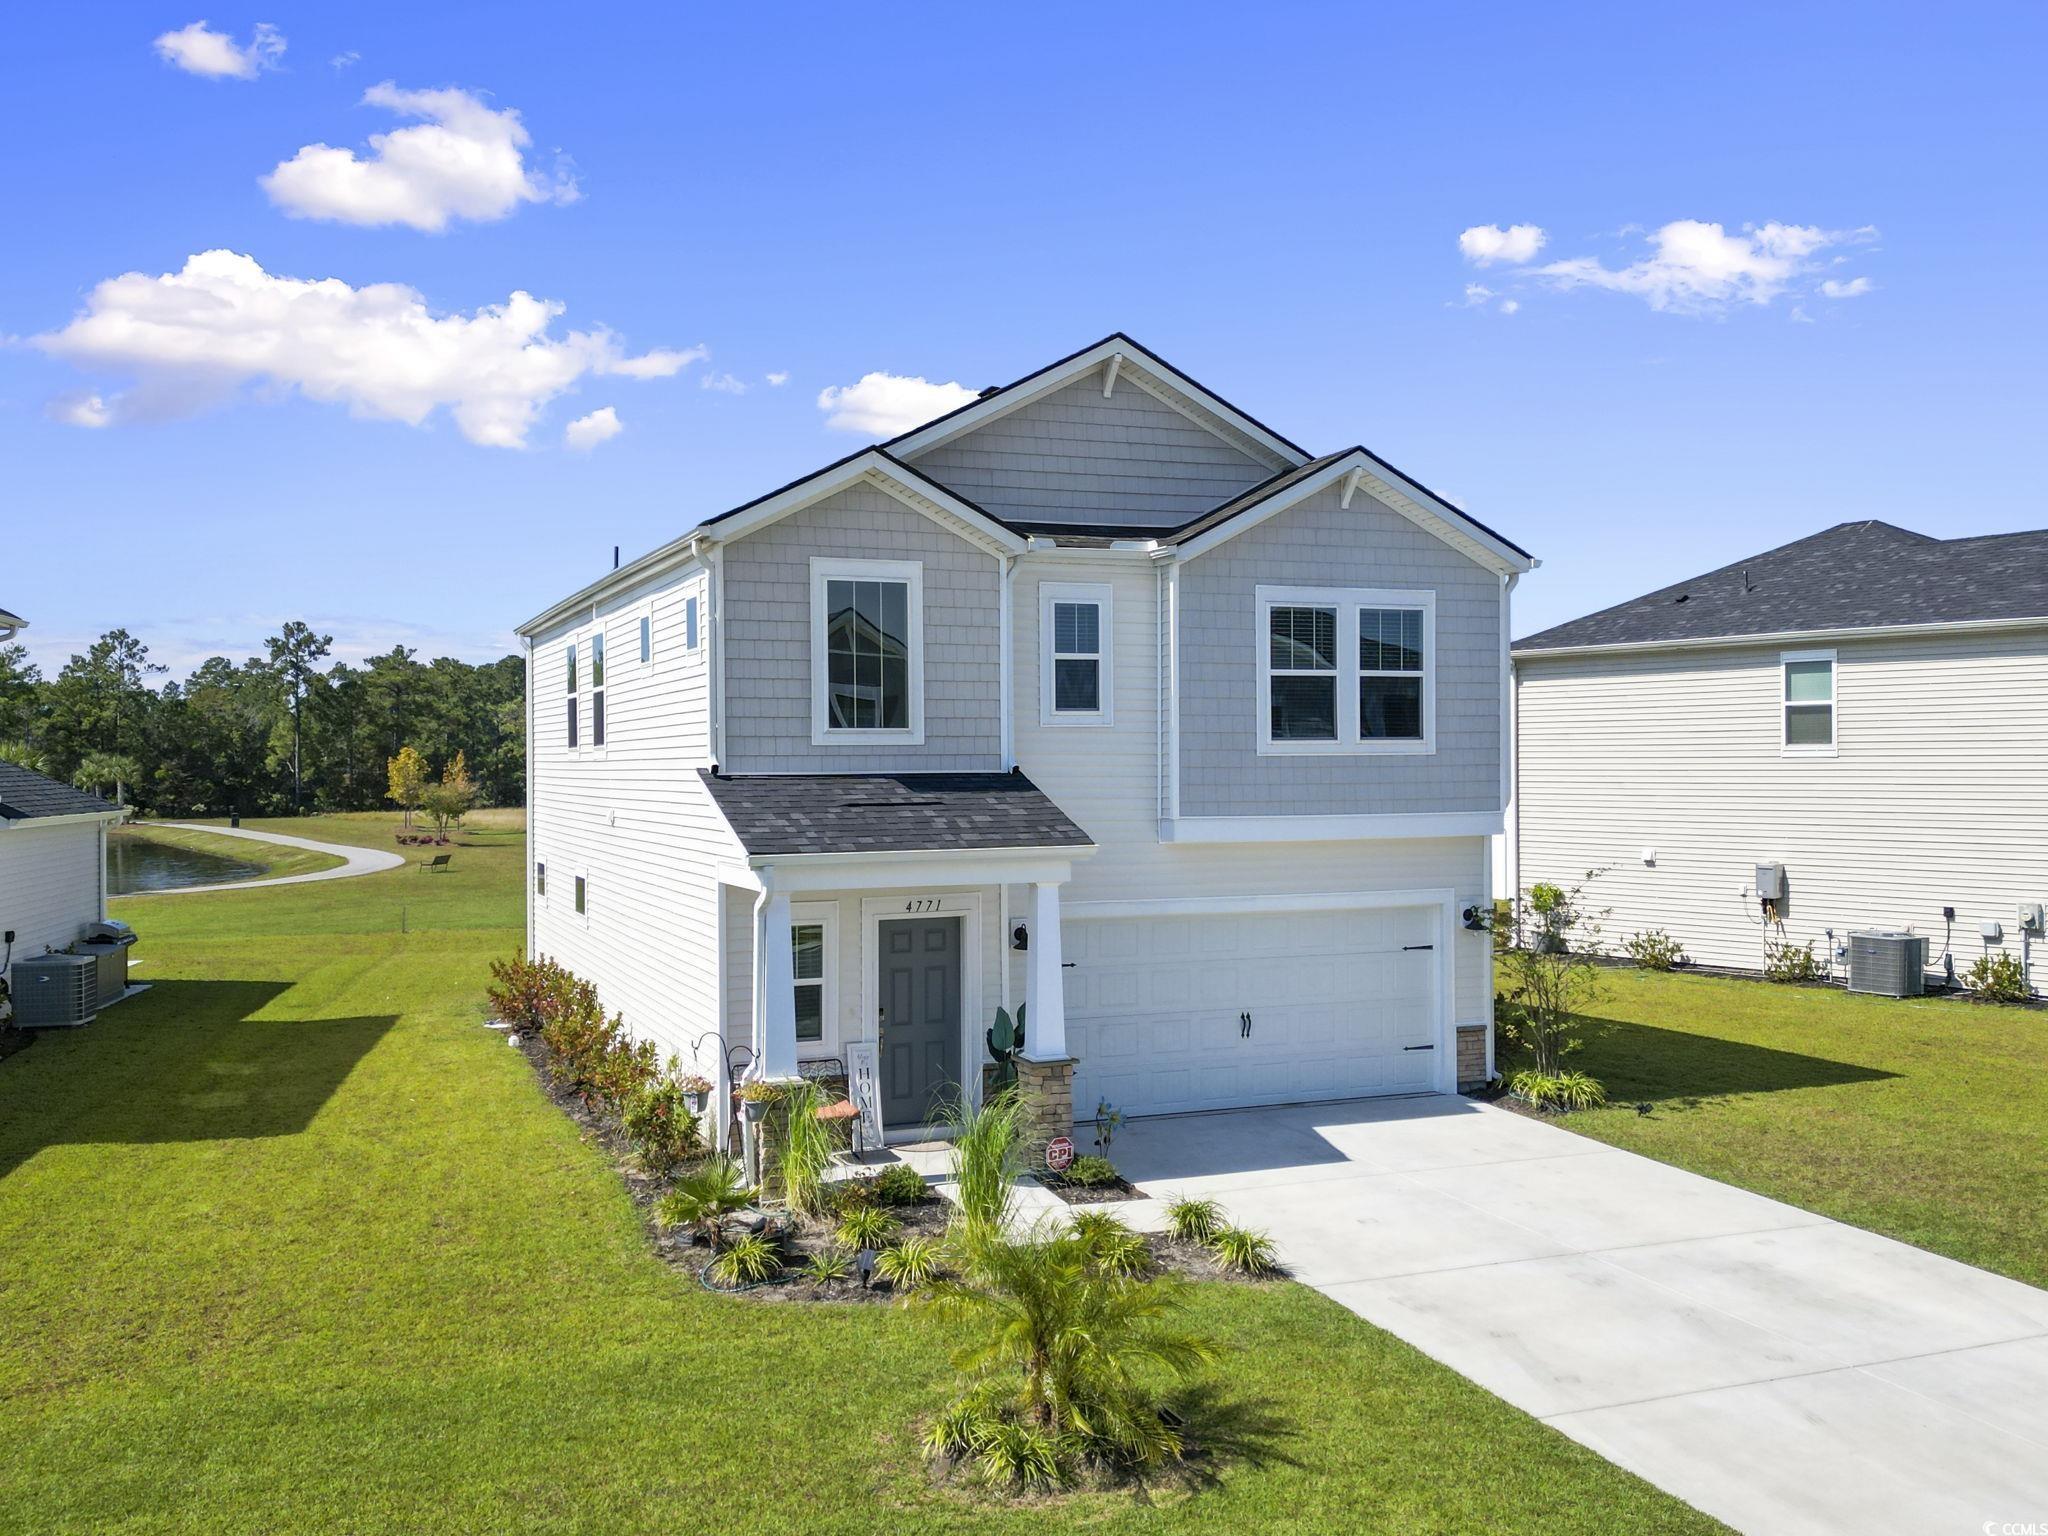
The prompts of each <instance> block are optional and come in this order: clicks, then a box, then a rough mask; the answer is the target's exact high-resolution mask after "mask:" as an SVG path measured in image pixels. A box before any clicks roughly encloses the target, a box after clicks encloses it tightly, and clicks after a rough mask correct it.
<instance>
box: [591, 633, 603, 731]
mask: <svg viewBox="0 0 2048 1536" xmlns="http://www.w3.org/2000/svg"><path fill="white" fill-rule="evenodd" d="M590 744H591V745H592V746H593V747H601V746H603V745H604V631H603V630H601V629H600V630H598V631H596V632H595V633H594V634H592V635H591V637H590Z"/></svg>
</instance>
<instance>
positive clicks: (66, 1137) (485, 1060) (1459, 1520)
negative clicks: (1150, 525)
mask: <svg viewBox="0 0 2048 1536" xmlns="http://www.w3.org/2000/svg"><path fill="white" fill-rule="evenodd" d="M494 820H495V821H496V823H497V824H496V825H491V824H490V823H491V822H492V821H494ZM278 825H281V826H284V827H286V828H288V829H289V830H293V831H300V832H304V833H306V834H308V835H310V836H314V837H319V838H324V839H327V840H330V841H341V842H359V843H364V844H368V845H371V846H378V847H385V846H389V845H390V832H391V818H389V817H381V816H378V817H351V818H328V819H324V820H318V821H294V822H290V823H280V824H278ZM461 842H462V846H459V847H458V848H457V849H456V850H455V864H454V870H453V872H452V873H450V874H447V875H423V874H420V873H418V872H416V871H415V870H413V869H411V868H410V867H408V868H405V869H400V870H394V871H391V872H389V873H387V874H381V875H372V876H367V877H364V878H360V879H351V880H341V881H330V882H322V883H318V884H314V885H308V886H299V887H287V888H284V889H281V890H271V891H262V892H254V891H252V892H246V893H243V892H226V893H221V894H218V895H207V896H191V897H153V898H147V899H142V900H135V901H129V902H126V903H122V904H120V907H119V910H120V913H121V915H122V916H123V917H125V918H127V919H128V920H130V921H132V922H134V923H135V924H136V925H137V927H138V928H139V929H140V930H141V932H142V935H143V942H142V944H141V946H140V947H139V948H138V949H137V950H136V952H135V958H136V960H137V962H138V965H139V975H140V976H141V977H143V978H146V979H148V980H150V981H152V982H154V983H155V985H154V988H153V990H152V991H150V992H149V993H147V994H145V995H144V996H142V997H140V998H137V999H135V1000H134V1001H131V1002H129V1003H126V1004H123V1005H122V1006H120V1007H119V1008H116V1009H113V1010H111V1011H109V1012H108V1013H107V1014H105V1015H104V1016H102V1017H101V1019H100V1020H99V1021H98V1022H96V1023H95V1024H93V1025H92V1026H90V1027H89V1028H87V1029H85V1030H83V1031H80V1032H78V1033H76V1034H57V1035H51V1036H46V1037H44V1038H41V1039H39V1040H38V1041H37V1042H36V1044H35V1045H34V1046H33V1047H32V1048H31V1049H29V1050H26V1051H23V1052H21V1053H19V1054H17V1055H15V1056H13V1057H11V1058H9V1059H7V1060H6V1061H4V1062H0V1297H4V1306H0V1316H4V1318H5V1322H4V1325H0V1327H4V1333H0V1337H4V1339H5V1341H6V1345H5V1348H4V1349H0V1403H4V1410H5V1417H6V1422H7V1426H8V1449H7V1472H6V1475H5V1477H0V1530H4V1531H8V1532H15V1531H20V1532H35V1533H55V1532H78V1533H86V1532H90V1533H93V1536H107V1533H112V1532H141V1531H184V1532H193V1533H202V1532H203V1533H207V1536H215V1533H230V1532H251V1533H254V1532H263V1533H271V1532H322V1533H327V1532H343V1531H345V1532H349V1533H353V1536H363V1533H371V1532H394V1533H395V1532H406V1533H415V1532H433V1533H437V1536H441V1533H452V1532H510V1531H577V1532H591V1533H599V1532H602V1533H606V1536H611V1533H620V1532H642V1531H644V1532H661V1533H664V1536H668V1533H675V1532H692V1531H710V1530H733V1531H739V1532H746V1533H758V1532H778V1531H793V1530H821V1531H822V1530H833V1531H866V1530H872V1529H890V1530H902V1531H910V1532H919V1533H923V1532H951V1531H976V1532H984V1531H985V1532H1007V1531H1014V1532H1033V1533H1042V1532H1045V1531H1047V1530H1070V1529H1081V1528H1086V1529H1088V1530H1090V1531H1105V1532H1118V1531H1126V1530H1131V1531H1135V1530H1140V1529H1142V1530H1145V1531H1148V1532H1149V1531H1173V1532H1181V1531H1189V1532H1193V1531H1217V1532H1232V1533H1237V1532H1244V1531H1250V1530H1258V1531H1299V1532H1319V1533H1320V1532H1328V1531H1338V1530H1341V1531H1359V1530H1378V1531H1400V1532H1463V1531H1473V1530H1479V1529H1497V1528H1501V1529H1505V1528H1512V1529H1515V1530H1518V1531H1558V1532H1563V1531H1575V1532H1576V1531H1583V1532H1608V1531H1631V1532H1636V1531H1705V1530H1712V1529H1718V1527H1715V1526H1713V1524H1712V1523H1711V1522H1710V1521H1708V1520H1706V1519H1705V1518H1704V1517H1702V1516H1700V1515H1698V1514H1696V1513H1695V1512H1693V1511H1692V1510H1690V1509H1688V1508H1686V1507H1685V1506H1683V1505H1680V1504H1678V1503H1676V1502H1675V1501H1673V1500H1671V1499H1669V1498H1667V1497H1665V1496H1663V1495H1662V1494H1659V1493H1658V1492H1656V1491H1655V1490H1653V1489H1651V1488H1649V1487H1647V1486H1646V1485H1644V1484H1642V1483H1640V1482H1638V1481H1637V1480H1636V1479H1634V1478H1632V1477H1630V1476H1628V1475H1626V1474H1624V1473H1622V1472H1621V1471H1619V1470H1618V1469H1616V1468H1614V1467H1611V1466H1609V1465H1608V1464H1606V1463H1605V1462H1603V1461H1601V1460H1599V1459H1598V1458H1597V1457H1595V1456H1593V1455H1592V1454H1591V1453H1589V1452H1587V1451H1584V1450H1582V1449H1580V1448H1579V1447H1577V1446H1575V1445H1573V1444H1571V1443H1570V1442H1569V1441H1566V1440H1565V1439H1563V1438H1562V1437H1561V1436H1559V1435H1556V1434H1554V1433H1553V1432H1551V1431H1550V1430H1549V1429H1547V1428H1545V1427H1544V1426H1542V1425H1539V1424H1537V1423H1536V1422H1534V1421H1533V1420H1531V1419H1529V1418H1527V1417H1526V1416H1524V1415H1523V1414H1521V1413H1519V1412H1517V1411H1515V1410H1513V1409H1511V1408H1509V1407H1507V1406H1506V1405H1504V1404H1502V1403H1500V1402H1498V1401H1497V1400H1495V1399H1493V1398H1491V1397H1489V1396H1488V1395H1487V1394H1485V1393H1484V1392H1481V1391H1480V1390H1479V1389H1477V1388H1476V1387H1473V1386H1472V1385H1470V1384H1469V1383H1467V1382H1465V1381H1464V1380H1463V1379H1462V1378H1460V1377H1458V1376H1456V1375H1454V1374H1453V1373H1451V1372H1449V1371H1447V1370H1445V1369H1443V1368H1441V1367H1439V1366H1437V1365H1436V1364H1434V1363H1433V1362H1431V1361H1429V1360H1427V1359H1426V1358H1424V1357H1423V1356H1421V1355H1419V1354H1417V1353H1416V1352H1415V1351H1413V1350H1411V1349H1409V1348H1408V1347H1406V1346H1405V1345H1403V1344H1401V1343H1399V1342H1398V1341H1396V1340H1394V1339H1393V1338H1391V1337H1389V1336H1388V1335H1386V1334H1383V1333H1380V1332H1378V1331H1376V1330H1374V1329H1372V1328H1370V1327H1368V1326H1366V1325H1365V1324H1363V1323H1362V1322H1359V1321H1358V1320H1356V1319H1355V1318H1353V1317H1352V1316H1351V1315H1350V1314H1349V1313H1347V1312H1344V1311H1343V1310H1341V1309H1340V1308H1338V1307H1337V1306H1335V1305H1334V1304H1333V1303H1330V1302H1327V1301H1325V1300H1323V1299H1322V1298H1321V1297H1319V1296H1317V1295H1315V1294H1314V1293H1313V1292H1310V1291H1308V1290H1306V1289H1303V1288H1300V1287H1296V1286H1292V1285H1278V1286H1270V1287H1261V1288H1257V1289H1250V1288H1243V1287H1225V1286H1210V1287H1204V1288H1202V1290H1201V1291H1200V1293H1199V1301H1198V1311H1199V1319H1200V1322H1201V1323H1202V1324H1203V1325H1205V1326H1206V1327H1208V1328H1210V1329H1212V1330H1213V1331H1214V1332H1215V1333H1216V1334H1217V1335H1219V1336H1220V1337H1222V1338H1223V1339H1224V1340H1226V1341H1228V1343H1229V1344H1231V1345H1232V1346H1234V1347H1235V1353H1234V1355H1233V1357H1232V1358H1231V1360H1230V1361H1229V1363H1228V1365H1227V1367H1226V1369H1225V1371H1224V1372H1223V1373H1221V1381H1222V1383H1223V1393H1224V1396H1225V1397H1226V1399H1227V1400H1229V1401H1231V1402H1233V1403H1235V1404H1237V1405H1238V1406H1239V1409H1240V1411H1241V1412H1249V1411H1251V1410H1256V1411H1257V1412H1260V1413H1264V1414H1266V1415H1269V1416H1271V1417H1274V1418H1277V1419H1278V1420H1280V1421H1281V1422H1282V1423H1284V1424H1285V1425H1287V1426H1288V1427H1289V1433H1288V1434H1287V1436H1286V1437H1285V1438H1284V1439H1283V1440H1282V1441H1281V1442H1280V1444H1279V1447H1278V1452H1277V1454H1273V1455H1268V1456H1266V1457H1264V1458H1263V1459H1261V1460H1259V1461H1246V1462H1239V1463H1237V1464H1235V1465H1233V1466H1231V1467H1229V1468H1228V1469H1227V1470H1226V1471H1225V1473H1224V1475H1223V1478H1222V1480H1221V1483H1220V1486H1216V1487H1213V1488H1211V1489H1208V1490H1206V1491H1203V1492H1201V1493H1198V1494H1195V1495H1192V1496H1175V1497H1172V1498H1167V1499H1163V1500H1162V1501H1161V1502H1160V1503H1158V1504H1155V1505H1153V1506H1150V1507H1147V1506H1145V1505H1143V1504H1140V1503H1138V1502H1135V1501H1133V1500H1132V1499H1130V1498H1129V1497H1126V1496H1110V1495H1087V1496H1077V1497H1074V1498H1070V1499H1067V1500H1063V1501H1059V1502H1057V1503H1055V1504H1052V1505H1049V1506H1043V1507H1040V1508H1037V1509H1031V1510H1020V1509H1014V1508H1006V1507H1002V1506H997V1505H992V1504H989V1503H987V1502H985V1501H982V1500H979V1499H977V1498H975V1497H972V1496H969V1495H965V1494H961V1493H955V1492H937V1491H933V1490H932V1489H930V1488H929V1487H928V1485H927V1484H926V1482H925V1480H924V1479H923V1477H922V1475H921V1473H920V1472H919V1470H918V1469H917V1466H916V1461H915V1457H914V1454H913V1451H912V1449H911V1445H910V1439H909V1435H908V1433H907V1426H908V1425H909V1424H910V1423H911V1421H912V1420H913V1419H914V1418H915V1417H916V1416H917V1415H918V1414H920V1413H922V1412H925V1411H927V1410H929V1409H930V1408H932V1407H933V1406H935V1405H936V1403H937V1402H938V1401H939V1397H940V1393H941V1391H942V1389H943V1386H944V1382H945V1379H946V1371H945V1365H944V1354H943V1352H944V1345H945V1340H944V1338H943V1337H941V1336H939V1335H937V1334H935V1333H934V1331H933V1328H932V1325H931V1323H930V1322H929V1320H927V1319H925V1318H922V1317H919V1316H916V1315H913V1314H907V1313H904V1312H901V1311H898V1310H896V1309H893V1308H848V1309H836V1308H822V1307H813V1306H794V1305H790V1306H763V1305H757V1304H751V1303H748V1302H746V1301H742V1300H735V1299H732V1298H726V1297H717V1296H712V1295H709V1294H707V1293H705V1292H704V1291H702V1290H701V1289H699V1288H698V1287H697V1286H696V1285H695V1284H693V1283H692V1282H691V1281H690V1280H688V1279H687V1278H686V1277H684V1276H681V1275H678V1274H677V1273H675V1272H673V1271H671V1270H670V1269H668V1268H667V1267H665V1266H664V1265H662V1264H661V1263H660V1262H658V1261H657V1260H656V1259H655V1258H653V1257H652V1256H651V1254H650V1252H649V1249H648V1246H647V1243H646V1240H645V1237H644V1235H643V1233H642V1231H641V1229H640V1226H639V1223H638V1221H637V1219H636V1217H635V1215H634V1211H633V1208H632V1206H631V1204H630V1203H629V1201H628V1200H627V1198H626V1196H625V1194H624V1192H623V1190H622V1188H621V1186H620V1184H619V1182H618V1181H617V1179H616V1178H615V1176H614V1175H613V1173H612V1172H611V1170H610V1169H609V1168H608V1167H607V1166H606V1165H605V1163H604V1162H603V1160H602V1159H601V1158H600V1157H599V1155H598V1154H597V1153H596V1152H595V1151H594V1150H592V1149H591V1148H590V1147H587V1146H585V1145H583V1144H582V1143H581V1142H580V1141H579V1140H578V1137H577V1134H576V1131H575V1129H574V1127H573V1125H572V1124H571V1123H570V1122H569V1121H568V1120H567V1119H566V1118H565V1117H564V1116H562V1115H561V1114H560V1113H558V1112H557V1111H556V1110H555V1109H553V1108H552V1107H551V1106H550V1105H549V1104H548V1103H547V1102H546V1101H545V1100H544V1099H543V1098H542V1097H541V1095H540V1093H539V1092H538V1091H537V1089H536V1088H535V1086H534V1083H533V1080H532V1076H531V1073H530V1071H529V1069H528V1068H527V1066H526V1063H525V1062H524V1060H523V1059H522V1058H521V1057H520V1056H519V1055H518V1054H517V1053H515V1052H513V1051H511V1050H508V1049H507V1048H506V1047H505V1045H504V1044H503V1042H502V1041H501V1040H500V1039H499V1037H498V1036H496V1035H494V1034H492V1033H491V1032H489V1031H487V1030H484V1029H482V1028H481V1027H479V1022H478V1021H479V1019H480V1016H481V1012H482V988H483V985H484V981H485V967H486V964H487V962H488V960H489V959H490V958H491V957H492V956H493V955H497V954H503V953H506V952H509V951H510V950H511V949H512V948H513V947H514V946H515V944H516V942H517V933H518V928H517V924H518V922H519V891H520V881H521V869H522V863H523V860H522V842H521V837H520V834H519V831H518V828H517V825H516V822H512V821H510V820H508V819H505V818H482V819H480V820H479V821H478V822H477V823H476V824H474V825H473V826H472V828H471V830H470V831H469V832H468V833H466V834H465V835H464V836H463V838H462V840H461Z"/></svg>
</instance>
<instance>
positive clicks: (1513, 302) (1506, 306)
mask: <svg viewBox="0 0 2048 1536" xmlns="http://www.w3.org/2000/svg"><path fill="white" fill-rule="evenodd" d="M1521 307H1522V301H1521V300H1520V299H1502V300H1501V301H1500V312H1501V313H1502V314H1504V315H1512V314H1514V313H1515V312H1516V311H1517V310H1519V309H1520V308H1521Z"/></svg>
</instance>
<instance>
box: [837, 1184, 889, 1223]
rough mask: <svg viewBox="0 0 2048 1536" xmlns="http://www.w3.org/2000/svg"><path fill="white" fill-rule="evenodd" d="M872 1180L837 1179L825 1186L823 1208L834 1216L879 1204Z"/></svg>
mask: <svg viewBox="0 0 2048 1536" xmlns="http://www.w3.org/2000/svg"><path fill="white" fill-rule="evenodd" d="M875 1182H876V1181H875V1180H873V1179H837V1180H835V1181H833V1182H832V1183H830V1184H827V1185H826V1186H825V1208H826V1209H827V1210H828V1211H830V1212H832V1214H833V1215H835V1216H844V1215H846V1214H848V1213H849V1212H851V1211H864V1210H866V1209H868V1207H870V1206H872V1205H877V1204H879V1203H880V1201H879V1199H878V1198H877V1196H876V1194H875Z"/></svg>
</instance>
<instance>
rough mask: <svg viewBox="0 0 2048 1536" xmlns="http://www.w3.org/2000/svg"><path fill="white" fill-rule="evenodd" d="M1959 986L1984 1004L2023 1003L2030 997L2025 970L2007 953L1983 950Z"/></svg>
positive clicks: (2016, 959)
mask: <svg viewBox="0 0 2048 1536" xmlns="http://www.w3.org/2000/svg"><path fill="white" fill-rule="evenodd" d="M1963 985H1964V986H1966V987H1968V988H1969V989H1970V991H1971V992H1972V993H1974V994H1975V995H1976V996H1978V997H1980V998H1982V999H1983V1000H1984V1001H1985V1002H1987V1003H2023V1002H2025V1001H2026V1000H2027V998H2028V997H2029V996H2031V995H2032V989H2031V988H2029V987H2028V985H2027V968H2026V967H2025V966H2024V965H2022V964H2020V957H2019V956H2018V955H2015V954H2012V953H2010V952H2009V951H2007V950H2003V949H2001V950H1997V951H1995V952H1994V951H1986V952H1985V953H1984V954H1981V955H1979V956H1978V957H1977V958H1976V959H1975V960H1974V961H1972V962H1971V965H1970V968H1969V970H1967V971H1965V972H1964V973H1963Z"/></svg>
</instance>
